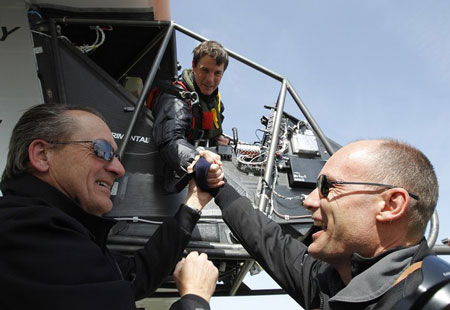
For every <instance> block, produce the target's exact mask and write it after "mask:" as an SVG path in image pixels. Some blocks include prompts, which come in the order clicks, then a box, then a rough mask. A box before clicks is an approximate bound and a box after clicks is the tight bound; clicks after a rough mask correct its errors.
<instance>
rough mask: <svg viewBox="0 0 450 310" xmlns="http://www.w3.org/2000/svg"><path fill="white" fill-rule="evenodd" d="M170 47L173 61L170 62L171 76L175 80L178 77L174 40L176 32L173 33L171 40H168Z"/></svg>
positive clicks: (175, 41)
mask: <svg viewBox="0 0 450 310" xmlns="http://www.w3.org/2000/svg"><path fill="white" fill-rule="evenodd" d="M170 48H171V50H172V55H173V63H172V74H173V76H172V78H173V79H174V80H176V79H177V78H178V56H177V40H176V32H174V33H173V37H172V40H171V41H170Z"/></svg>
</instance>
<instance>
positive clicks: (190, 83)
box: [181, 69, 219, 104]
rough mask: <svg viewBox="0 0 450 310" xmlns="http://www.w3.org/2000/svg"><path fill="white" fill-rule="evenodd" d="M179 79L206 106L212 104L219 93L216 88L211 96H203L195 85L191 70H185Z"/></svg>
mask: <svg viewBox="0 0 450 310" xmlns="http://www.w3.org/2000/svg"><path fill="white" fill-rule="evenodd" d="M181 78H182V79H183V80H184V82H185V83H186V86H187V88H188V89H189V90H190V91H194V90H195V92H196V93H197V94H198V95H199V97H200V98H201V99H203V101H205V102H206V103H208V104H211V103H214V100H215V99H216V98H217V94H218V93H219V88H217V89H216V90H215V91H214V92H213V93H212V94H211V95H204V94H203V93H202V92H201V91H200V88H199V87H198V85H197V83H196V82H195V79H194V73H193V72H192V69H185V70H184V71H183V73H182V75H181Z"/></svg>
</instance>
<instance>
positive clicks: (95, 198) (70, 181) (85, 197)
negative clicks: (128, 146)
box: [46, 110, 125, 216]
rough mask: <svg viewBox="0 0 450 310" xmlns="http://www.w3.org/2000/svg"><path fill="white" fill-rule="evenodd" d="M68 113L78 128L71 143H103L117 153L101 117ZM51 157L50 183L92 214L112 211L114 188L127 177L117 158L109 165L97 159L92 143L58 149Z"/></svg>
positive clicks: (73, 112)
mask: <svg viewBox="0 0 450 310" xmlns="http://www.w3.org/2000/svg"><path fill="white" fill-rule="evenodd" d="M66 113H67V115H69V116H71V117H73V118H74V120H75V121H76V122H77V124H78V129H77V130H76V131H75V132H74V133H73V135H72V137H71V138H70V141H85V140H96V139H103V140H106V141H108V142H109V143H110V144H111V145H112V146H113V148H114V149H115V150H116V149H117V145H116V143H115V142H114V139H113V137H112V134H111V131H110V129H109V128H108V126H107V125H106V124H105V122H104V121H103V120H101V119H100V118H99V117H97V116H96V115H94V114H91V113H88V112H85V111H78V110H73V111H68V112H66ZM48 156H49V170H48V175H47V177H46V179H47V182H48V183H50V184H51V185H53V186H54V187H56V188H57V189H59V190H60V191H61V192H62V193H64V194H65V195H67V196H68V197H70V198H72V199H74V200H78V201H79V202H80V205H81V207H82V208H83V209H84V210H85V211H86V212H88V213H90V214H93V215H97V216H101V215H103V214H105V213H107V212H109V211H110V210H111V209H112V201H111V199H110V195H111V187H112V185H113V183H114V180H115V179H117V178H119V177H121V176H122V175H124V173H125V170H124V168H123V166H122V164H121V163H120V162H119V160H118V159H117V158H116V157H114V158H113V160H112V161H110V162H108V161H106V160H104V159H101V158H99V157H97V156H96V155H95V153H94V152H93V148H92V144H91V143H83V144H66V145H62V146H58V147H57V148H54V149H50V150H49V155H48Z"/></svg>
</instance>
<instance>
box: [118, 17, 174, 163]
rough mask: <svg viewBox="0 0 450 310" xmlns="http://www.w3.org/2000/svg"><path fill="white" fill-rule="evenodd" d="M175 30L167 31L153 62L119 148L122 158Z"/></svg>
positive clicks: (171, 26) (172, 27)
mask: <svg viewBox="0 0 450 310" xmlns="http://www.w3.org/2000/svg"><path fill="white" fill-rule="evenodd" d="M173 29H174V26H173V24H172V23H171V24H170V26H169V28H168V29H167V32H166V35H165V37H164V40H163V41H162V43H161V46H160V47H159V50H158V53H157V54H156V58H155V61H154V62H153V65H152V68H151V69H150V72H149V73H148V76H147V79H146V80H145V84H144V87H143V89H142V92H141V95H140V96H139V99H138V102H137V103H136V108H135V109H134V112H133V116H132V118H131V121H130V125H128V128H127V132H126V133H125V137H124V138H123V142H122V144H121V145H120V147H119V155H120V157H121V158H123V156H124V155H125V149H126V148H127V145H128V142H129V141H130V137H131V132H132V131H133V129H134V126H135V125H136V122H137V119H138V116H139V114H140V112H141V110H142V106H143V105H144V99H145V96H146V95H147V92H148V90H149V89H150V86H151V85H152V84H153V80H154V79H155V76H156V72H157V71H158V68H159V65H160V64H161V61H162V59H163V56H164V52H165V51H166V48H167V45H168V44H169V42H170V38H171V37H172V34H173Z"/></svg>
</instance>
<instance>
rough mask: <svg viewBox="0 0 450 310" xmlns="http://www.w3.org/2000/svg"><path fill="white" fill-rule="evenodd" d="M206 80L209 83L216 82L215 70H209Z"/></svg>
mask: <svg viewBox="0 0 450 310" xmlns="http://www.w3.org/2000/svg"><path fill="white" fill-rule="evenodd" d="M206 81H207V82H208V83H209V84H213V83H214V82H215V77H214V72H208V73H207V74H206Z"/></svg>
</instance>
